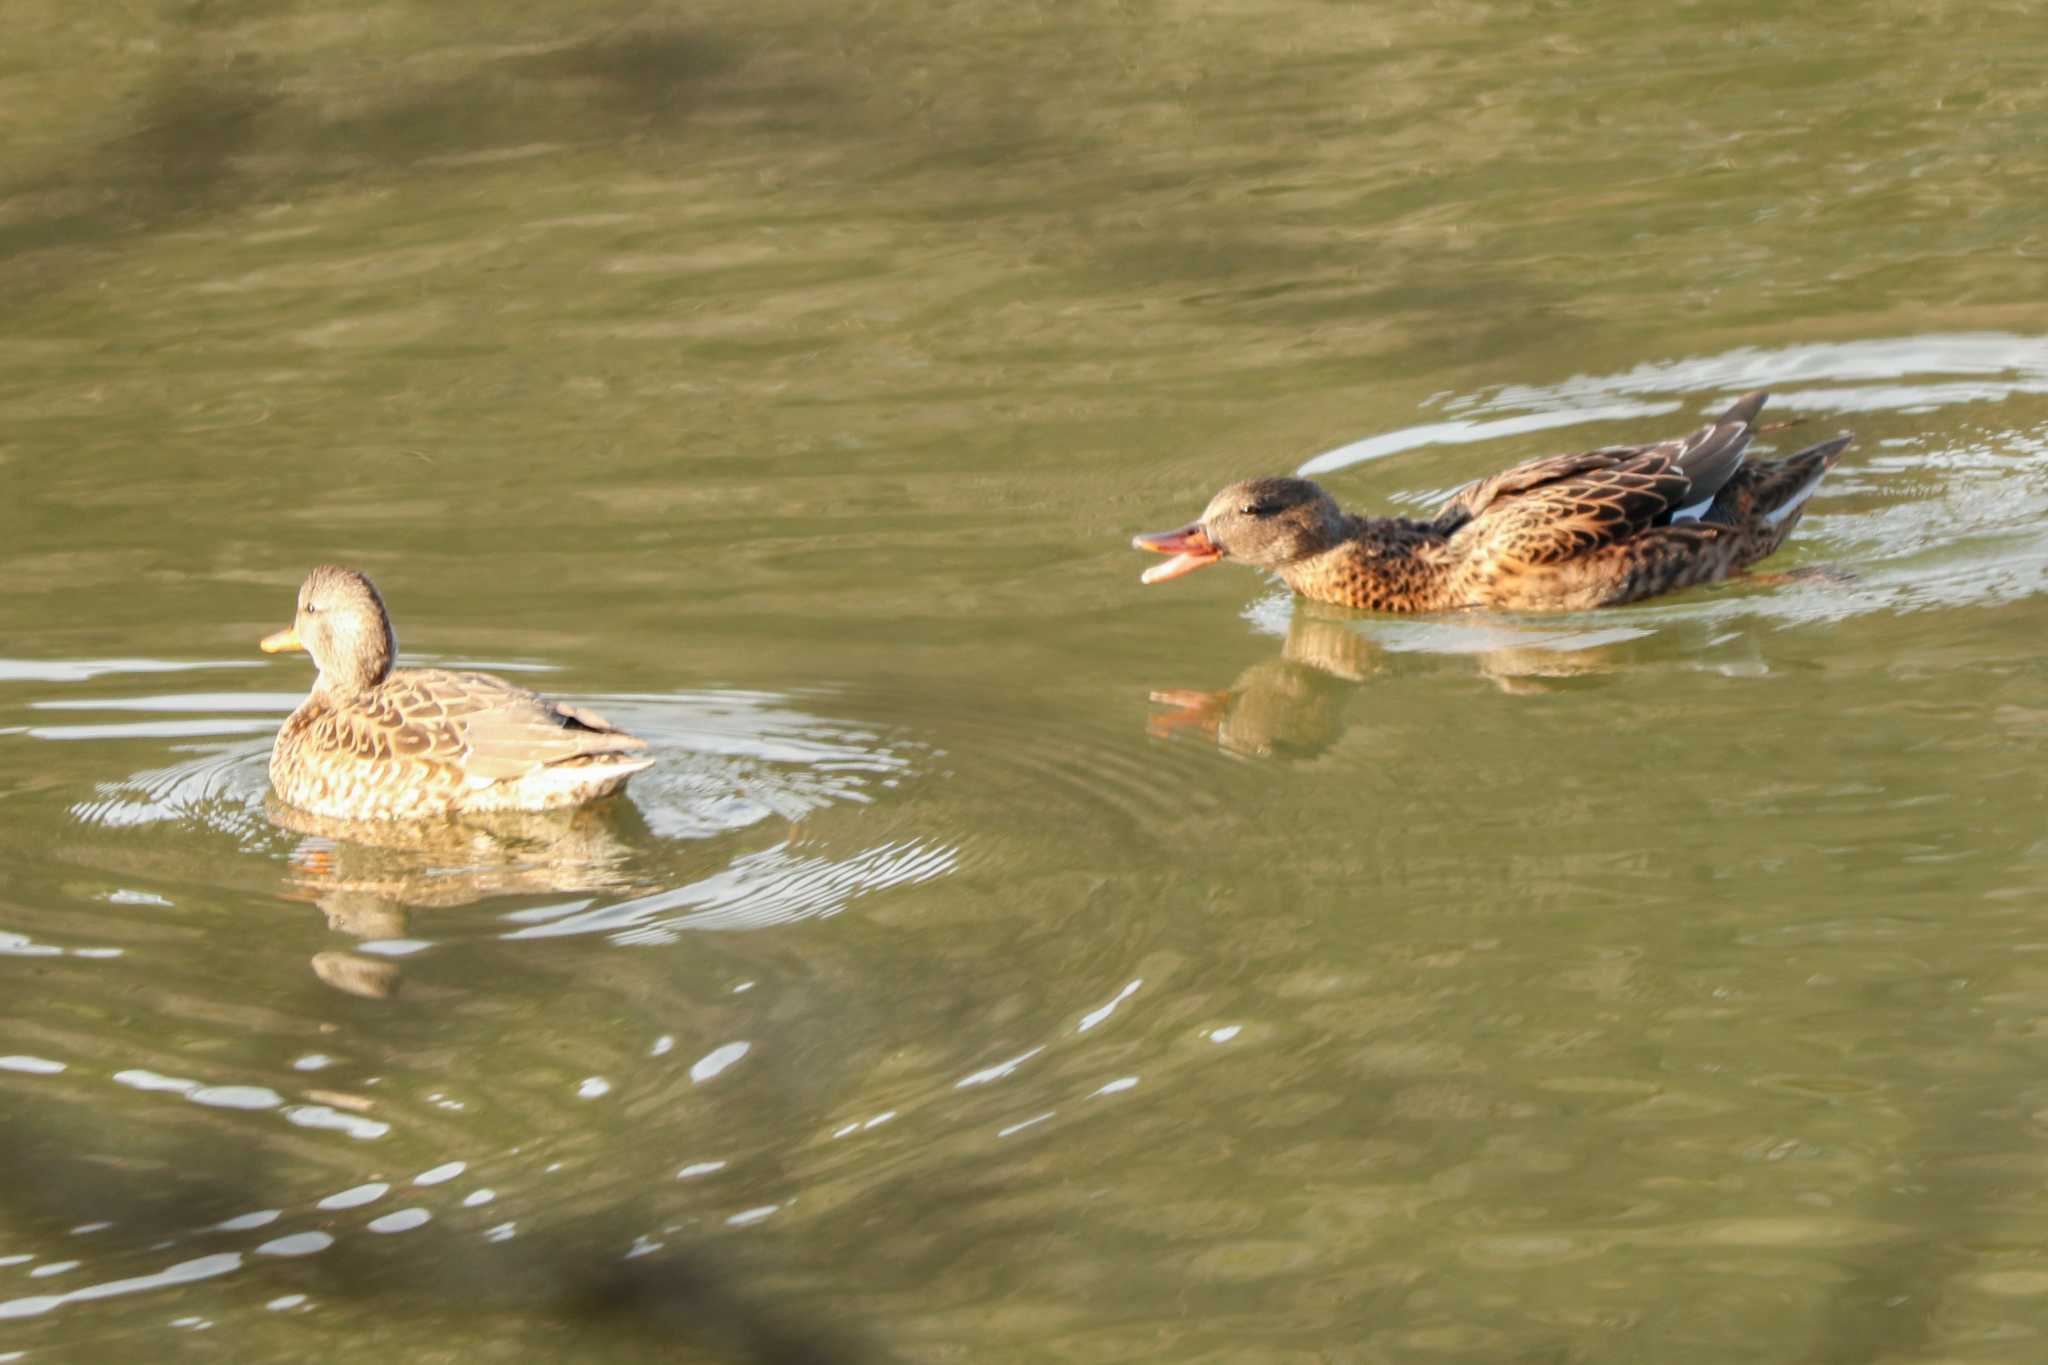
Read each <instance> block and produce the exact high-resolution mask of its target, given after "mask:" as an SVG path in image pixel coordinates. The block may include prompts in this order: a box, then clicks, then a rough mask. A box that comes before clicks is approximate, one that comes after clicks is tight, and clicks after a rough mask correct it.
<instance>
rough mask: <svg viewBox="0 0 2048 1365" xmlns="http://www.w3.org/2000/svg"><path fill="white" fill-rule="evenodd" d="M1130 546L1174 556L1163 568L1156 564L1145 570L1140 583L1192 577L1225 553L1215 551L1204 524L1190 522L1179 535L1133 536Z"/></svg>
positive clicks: (1167, 533)
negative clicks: (1184, 576) (1191, 574)
mask: <svg viewBox="0 0 2048 1365" xmlns="http://www.w3.org/2000/svg"><path fill="white" fill-rule="evenodd" d="M1131 545H1132V546H1133V547H1134V548H1136V549H1140V550H1151V551H1153V552H1154V553H1156V554H1162V555H1172V556H1173V558H1172V559H1169V560H1167V561H1166V562H1165V563H1164V564H1154V565H1153V566H1152V567H1151V568H1149V569H1147V570H1145V573H1144V576H1143V577H1141V578H1140V579H1139V580H1138V581H1139V582H1141V583H1164V582H1165V581H1166V580H1167V579H1169V578H1179V577H1180V576H1181V575H1182V574H1190V573H1193V572H1194V571H1195V570H1197V569H1199V568H1201V567H1202V566H1203V565H1205V564H1214V563H1215V562H1216V561H1217V560H1219V559H1221V558H1223V551H1221V550H1219V549H1217V548H1216V546H1215V545H1214V543H1212V542H1211V541H1210V539H1209V533H1208V532H1207V531H1205V530H1203V529H1202V523H1201V522H1199V521H1191V522H1189V523H1188V524H1187V525H1185V526H1183V527H1181V528H1180V529H1179V530H1178V531H1153V532H1151V533H1149V534H1147V535H1142V536H1132V537H1131Z"/></svg>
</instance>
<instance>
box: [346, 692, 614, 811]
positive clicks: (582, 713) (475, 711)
mask: <svg viewBox="0 0 2048 1365" xmlns="http://www.w3.org/2000/svg"><path fill="white" fill-rule="evenodd" d="M352 710H353V712H354V717H353V726H352V728H354V729H355V730H357V731H358V732H360V734H361V735H362V737H363V739H362V742H367V743H368V744H370V745H372V746H373V747H376V748H379V749H382V750H384V751H385V752H388V753H390V754H391V755H392V756H394V757H399V758H417V759H422V760H425V761H427V762H430V763H434V762H438V763H445V764H447V765H448V766H450V767H452V768H456V769H459V770H460V771H461V772H462V773H463V774H464V775H465V776H466V777H468V778H469V779H471V780H472V781H476V782H486V783H488V782H502V781H508V780H510V779H513V778H516V777H519V776H521V775H523V774H525V773H529V772H532V771H533V770H534V769H536V768H543V767H548V766H551V765H554V764H559V763H567V762H572V761H575V760H578V759H586V758H595V757H598V756H601V755H616V754H622V753H625V752H627V751H629V750H633V749H644V748H646V747H647V742H646V741H645V740H642V739H636V738H635V737H633V736H632V735H629V734H627V733H626V732H625V731H623V730H620V729H618V728H617V727H615V726H613V725H612V724H611V723H610V722H609V721H607V720H605V718H604V717H602V716H600V715H598V714H597V713H596V712H595V711H592V710H589V709H587V708H585V707H579V706H571V705H568V704H567V703H563V702H555V701H550V700H549V699H547V698H546V697H543V696H541V695H540V694H539V693H536V692H530V691H528V690H527V689H526V688H523V687H519V686H515V685H514V684H512V683H508V682H506V681H505V680H504V679H502V678H494V677H491V676H490V675H489V674H486V673H455V672H450V671H447V670H444V669H438V668H425V669H406V670H404V671H402V672H398V673H393V674H392V675H391V676H390V677H389V678H387V679H385V680H384V682H383V683H382V684H381V685H380V686H378V687H377V689H376V690H375V691H374V692H373V693H371V694H370V695H369V696H368V697H366V698H364V699H363V701H362V703H361V704H360V705H358V706H356V707H354V708H352Z"/></svg>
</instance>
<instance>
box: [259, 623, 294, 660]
mask: <svg viewBox="0 0 2048 1365" xmlns="http://www.w3.org/2000/svg"><path fill="white" fill-rule="evenodd" d="M256 648H258V649H260V650H262V651H263V652H264V653H265V654H303V653H304V652H305V650H306V647H305V646H304V645H303V644H301V643H299V632H298V629H297V627H295V626H286V627H285V628H284V629H283V630H273V631H272V632H270V634H268V635H266V636H264V637H263V638H262V639H261V640H258V641H257V642H256Z"/></svg>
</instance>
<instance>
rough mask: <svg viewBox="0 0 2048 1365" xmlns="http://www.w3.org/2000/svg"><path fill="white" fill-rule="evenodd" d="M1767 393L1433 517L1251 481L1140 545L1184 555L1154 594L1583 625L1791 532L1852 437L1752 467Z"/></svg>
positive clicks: (1550, 467) (1746, 560)
mask: <svg viewBox="0 0 2048 1365" xmlns="http://www.w3.org/2000/svg"><path fill="white" fill-rule="evenodd" d="M1769 396H1770V395H1768V394H1766V393H1763V392H1757V393H1751V394H1746V395H1744V396H1743V397H1741V398H1739V399H1737V400H1736V401H1735V404H1734V406H1732V407H1730V408H1729V409H1728V411H1727V412H1725V413H1723V414H1722V415H1721V417H1720V418H1719V419H1718V420H1717V421H1714V422H1710V423H1709V424H1707V425H1706V426H1704V427H1701V428H1700V429H1699V430H1698V431H1695V432H1694V433H1693V434H1692V435H1690V436H1686V437H1683V438H1680V439H1674V440H1669V441H1660V442H1658V443H1657V444H1655V445H1639V446H1604V447H1602V448H1601V449H1599V450H1589V451H1586V452H1584V453H1583V454H1578V455H1553V456H1550V457H1548V458H1546V459H1540V460H1531V461H1529V462H1528V463H1526V464H1518V465H1516V466H1515V467H1514V468H1512V469H1509V470H1507V471H1505V472H1503V473H1500V474H1496V475H1494V476H1493V477H1492V478H1490V479H1481V480H1479V481H1478V482H1477V483H1473V484H1468V485H1466V486H1465V487H1464V488H1461V489H1459V490H1458V491H1457V492H1456V493H1453V494H1452V495H1451V497H1450V498H1449V500H1448V501H1446V502H1445V503H1444V505H1443V508H1442V510H1441V511H1439V512H1438V513H1437V515H1436V516H1435V518H1434V519H1432V520H1429V521H1417V520H1412V519H1410V518H1407V517H1362V516H1355V515H1352V514H1350V513H1346V512H1344V511H1341V510H1340V509H1339V508H1338V506H1337V504H1336V503H1335V502H1334V501H1332V500H1331V498H1330V495H1329V494H1327V493H1325V492H1324V491H1323V490H1322V489H1321V488H1319V487H1317V486H1316V485H1315V484H1313V483H1310V482H1309V481H1308V480H1306V479H1292V478H1266V479H1248V480H1246V481H1245V482H1243V483H1235V484H1232V485H1231V486H1230V487H1228V488H1226V489H1224V490H1223V491H1222V492H1220V493H1218V494H1217V495H1216V496H1215V497H1214V498H1212V499H1210V501H1209V506H1208V508H1207V509H1206V510H1205V511H1204V512H1203V513H1202V516H1201V519H1200V520H1198V521H1193V522H1190V523H1189V524H1188V525H1186V526H1183V527H1181V528H1180V529H1179V530H1177V531H1161V532H1158V533H1155V534H1152V535H1142V536H1138V537H1136V538H1134V539H1133V540H1132V542H1131V543H1132V544H1133V545H1135V546H1136V547H1137V548H1139V549H1141V550H1156V551H1158V552H1160V553H1162V554H1170V555H1172V556H1173V558H1172V559H1169V560H1168V561H1167V562H1166V563H1164V564H1160V565H1157V566H1155V567H1154V568H1153V569H1151V570H1150V571H1149V572H1147V573H1146V574H1145V576H1144V581H1145V582H1147V583H1162V582H1164V581H1166V580H1167V579H1169V578H1178V577H1180V576H1181V575H1182V574H1185V573H1192V572H1194V571H1195V570H1196V569H1199V568H1202V567H1203V566H1204V565H1208V564H1214V563H1215V562H1216V561H1217V560H1219V559H1237V560H1242V561H1243V562H1244V563H1246V564H1250V565H1252V566H1254V567H1256V568H1262V569H1270V570H1273V571H1274V572H1276V573H1278V574H1279V575H1280V577H1281V578H1283V579H1285V580H1286V582H1287V586H1288V587H1290V588H1292V589H1294V591H1296V592H1298V593H1300V594H1301V595H1302V596H1303V597H1309V598H1314V599H1315V600H1317V601H1319V602H1333V603H1336V604H1337V605H1339V606H1346V607H1363V608H1366V609H1368V610H1372V611H1405V612H1419V611H1451V610H1455V609H1458V608H1462V607H1498V608H1504V609H1507V610H1513V611H1576V610H1580V609H1583V608H1586V607H1601V606H1608V605H1611V604H1613V603H1617V602H1635V601H1639V600H1641V599H1642V598H1645V597H1654V596H1656V595H1657V594H1659V593H1665V592H1671V591H1673V590H1675V589H1678V588H1689V587H1691V586H1693V585H1694V584H1697V583H1711V582H1713V581H1715V580H1716V579H1721V578H1726V577H1727V576H1728V575H1730V574H1733V573H1738V572H1740V571H1741V570H1743V569H1745V568H1747V567H1748V566H1750V565H1751V564H1754V563H1755V562H1756V561H1758V560H1760V559H1762V558H1764V557H1765V556H1766V555H1768V554H1770V553H1771V552H1772V551H1774V550H1776V549H1777V548H1778V547H1779V546H1780V545H1782V544H1784V543H1785V538H1786V537H1787V536H1789V535H1791V534H1792V528H1793V527H1794V526H1796V525H1798V524H1799V515H1800V512H1801V511H1802V510H1803V509H1804V507H1805V506H1806V500H1807V499H1808V498H1810V497H1812V496H1813V491H1814V489H1816V488H1817V487H1819V486H1820V481H1821V479H1822V477H1823V476H1824V475H1826V473H1827V472H1828V470H1829V469H1831V468H1833V466H1834V463H1835V460H1836V457H1838V456H1839V455H1840V454H1841V453H1842V449H1843V447H1844V446H1847V445H1848V444H1849V441H1850V437H1849V436H1847V435H1843V436H1837V437H1835V438H1834V439H1833V440H1830V441H1823V442H1821V443H1820V444H1819V445H1817V446H1812V447H1810V448H1808V449H1806V450H1802V451H1800V452H1799V453H1798V454H1796V455H1790V456H1787V457H1786V458H1784V459H1782V460H1774V461H1770V462H1768V463H1765V462H1758V463H1754V464H1745V463H1744V462H1743V458H1742V457H1743V452H1744V451H1745V450H1747V449H1748V447H1749V441H1750V437H1751V436H1753V435H1754V434H1755V432H1756V416H1757V413H1758V412H1759V411H1760V410H1761V409H1762V408H1763V405H1764V400H1765V399H1766V398H1768V397H1769Z"/></svg>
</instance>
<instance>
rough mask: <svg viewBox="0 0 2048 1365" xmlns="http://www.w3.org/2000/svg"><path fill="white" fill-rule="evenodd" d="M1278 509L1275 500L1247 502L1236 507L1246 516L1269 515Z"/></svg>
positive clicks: (1278, 506)
mask: <svg viewBox="0 0 2048 1365" xmlns="http://www.w3.org/2000/svg"><path fill="white" fill-rule="evenodd" d="M1279 510H1280V504H1279V503H1277V502H1248V503H1246V504H1245V505H1244V506H1243V507H1240V508H1239V509H1238V511H1240V512H1242V513H1243V514H1244V515H1246V516H1248V517H1270V516H1272V515H1273V514H1274V513H1275V512H1277V511H1279Z"/></svg>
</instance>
